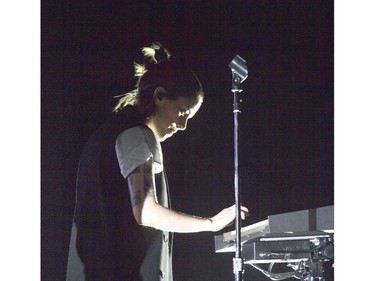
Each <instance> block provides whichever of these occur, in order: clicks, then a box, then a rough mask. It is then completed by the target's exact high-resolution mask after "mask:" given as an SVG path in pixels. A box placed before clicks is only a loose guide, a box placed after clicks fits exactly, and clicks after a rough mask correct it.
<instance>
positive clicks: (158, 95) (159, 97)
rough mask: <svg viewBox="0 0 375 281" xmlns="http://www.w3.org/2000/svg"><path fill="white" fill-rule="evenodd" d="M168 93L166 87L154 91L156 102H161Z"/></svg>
mask: <svg viewBox="0 0 375 281" xmlns="http://www.w3.org/2000/svg"><path fill="white" fill-rule="evenodd" d="M166 93H167V92H166V90H165V88H164V87H156V89H155V91H154V99H155V98H156V99H155V101H156V102H157V101H161V100H162V99H163V98H164V96H165V94H166Z"/></svg>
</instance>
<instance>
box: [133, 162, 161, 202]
mask: <svg viewBox="0 0 375 281" xmlns="http://www.w3.org/2000/svg"><path fill="white" fill-rule="evenodd" d="M129 188H130V196H131V202H132V207H136V206H138V205H140V204H142V203H143V201H144V200H145V198H146V197H154V198H155V191H154V190H155V189H154V183H153V174H152V166H151V164H150V163H149V162H146V163H145V164H143V165H141V166H139V167H137V168H136V169H135V170H134V171H133V173H132V174H131V175H130V176H129Z"/></svg>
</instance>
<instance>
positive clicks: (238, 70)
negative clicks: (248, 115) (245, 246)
mask: <svg viewBox="0 0 375 281" xmlns="http://www.w3.org/2000/svg"><path fill="white" fill-rule="evenodd" d="M229 67H230V68H231V70H232V92H233V96H234V98H233V100H234V101H233V114H234V189H235V208H236V218H235V227H236V254H235V257H234V258H233V272H234V275H235V281H242V280H243V273H244V261H243V258H242V257H241V250H242V247H241V228H242V227H241V225H242V221H241V192H240V185H239V169H238V127H239V126H238V114H239V113H240V112H241V111H240V99H239V93H240V92H241V90H240V89H239V85H240V84H241V83H242V82H243V81H244V80H245V79H246V78H247V66H246V61H245V60H243V59H242V58H241V57H240V56H238V55H237V56H236V57H235V58H234V59H233V60H232V61H231V63H230V64H229Z"/></svg>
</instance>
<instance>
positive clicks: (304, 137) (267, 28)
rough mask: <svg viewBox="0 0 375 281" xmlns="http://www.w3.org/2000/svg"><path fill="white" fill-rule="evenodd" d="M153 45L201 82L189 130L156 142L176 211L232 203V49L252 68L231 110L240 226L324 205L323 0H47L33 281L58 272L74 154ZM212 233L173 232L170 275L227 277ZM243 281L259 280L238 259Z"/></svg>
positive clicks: (330, 171) (328, 51) (326, 10)
mask: <svg viewBox="0 0 375 281" xmlns="http://www.w3.org/2000/svg"><path fill="white" fill-rule="evenodd" d="M154 41H158V42H161V43H162V44H164V45H165V46H166V47H167V48H169V49H170V50H171V51H172V53H173V54H175V55H176V56H183V57H185V58H187V59H188V60H190V61H191V63H192V65H193V68H194V69H195V72H196V73H197V75H198V77H199V78H200V80H201V81H202V84H203V86H204V88H205V90H206V98H205V102H204V104H203V106H202V108H201V110H200V111H199V112H198V113H197V115H196V116H195V117H194V118H193V119H192V120H190V122H189V125H188V130H187V131H185V132H180V133H178V134H177V135H175V136H174V137H173V138H171V139H169V140H167V141H165V142H164V143H163V144H162V146H163V151H164V154H165V156H164V157H165V168H166V171H167V173H168V178H169V184H170V188H171V193H172V204H173V207H174V209H176V210H178V211H181V212H186V213H191V214H196V215H201V216H210V215H213V214H215V213H216V212H218V211H219V210H220V209H221V208H224V207H227V206H229V205H232V204H233V203H234V187H233V177H234V176H233V169H234V168H233V112H232V111H233V106H232V103H233V94H232V92H231V72H230V69H229V67H228V64H229V62H230V61H231V60H232V59H233V58H234V56H235V55H236V54H238V55H240V56H241V57H242V58H244V59H245V60H246V62H247V66H248V70H249V76H248V78H247V80H246V81H245V82H243V84H241V87H242V89H243V92H242V93H241V99H242V105H241V114H240V116H239V124H240V127H239V138H240V139H239V156H240V163H239V167H240V181H241V188H242V193H241V194H242V201H243V204H244V205H246V206H248V207H249V209H250V212H251V216H250V217H249V218H248V219H247V220H246V221H245V222H244V225H249V224H252V223H255V222H258V221H260V220H264V219H266V218H267V216H268V215H272V214H278V213H285V212H291V211H296V210H302V209H309V208H317V207H321V206H326V205H333V204H334V167H333V160H334V159H333V156H334V146H333V145H334V130H333V129H334V128H333V124H334V112H333V109H334V79H333V78H334V75H333V74H334V69H333V63H334V3H333V1H331V0H321V1H317V0H313V1H311V0H310V1H298V0H295V1H290V0H281V1H276V0H275V1H108V0H107V1H104V0H103V1H100V0H91V1H84V0H78V1H68V0H66V1H63V0H56V1H52V0H43V1H41V172H42V174H41V201H42V202H41V223H42V225H41V273H42V280H43V281H44V280H45V281H60V280H65V268H66V261H67V253H68V246H69V235H70V227H71V222H72V216H73V210H74V195H75V194H74V192H75V191H74V188H75V186H74V185H75V177H76V169H77V164H78V159H79V155H80V152H81V150H82V148H83V146H84V144H85V142H86V141H87V139H88V137H89V136H90V135H91V133H92V132H93V131H94V130H95V128H97V127H98V126H99V125H100V124H101V122H102V121H103V120H104V119H105V118H106V117H107V116H108V114H109V113H110V112H111V109H112V107H113V106H114V103H115V100H114V98H113V96H115V95H119V94H122V93H124V92H127V91H130V90H132V89H133V86H134V83H135V79H134V78H133V77H132V76H133V67H132V64H133V61H137V60H138V59H139V58H140V48H141V47H142V46H144V45H148V44H150V43H151V42H154ZM232 229H233V228H228V229H225V231H229V230H232ZM214 235H216V234H214V233H199V234H183V235H182V234H176V236H175V246H174V275H175V279H176V280H178V281H184V280H189V281H190V280H218V281H220V280H231V279H233V278H234V277H233V276H234V275H233V272H232V269H233V268H232V258H233V255H234V254H233V253H228V254H217V253H215V252H214ZM328 273H330V272H328ZM245 280H269V279H267V278H266V277H263V275H261V274H260V273H259V272H257V271H256V270H255V269H253V268H248V267H246V272H245ZM329 280H332V279H329Z"/></svg>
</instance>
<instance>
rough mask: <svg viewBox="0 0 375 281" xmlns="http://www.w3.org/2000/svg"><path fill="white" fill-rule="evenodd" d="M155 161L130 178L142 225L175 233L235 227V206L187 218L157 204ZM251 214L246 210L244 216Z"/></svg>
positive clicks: (134, 207)
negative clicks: (153, 171)
mask: <svg viewBox="0 0 375 281" xmlns="http://www.w3.org/2000/svg"><path fill="white" fill-rule="evenodd" d="M151 161H152V160H151V159H150V160H149V161H147V162H146V163H144V164H142V165H141V166H139V167H138V168H137V169H135V170H134V171H133V172H132V173H131V174H130V175H129V176H128V185H129V192H130V197H131V201H132V207H133V215H134V218H135V220H136V221H137V223H138V224H140V225H144V226H148V227H153V228H157V229H160V230H165V231H172V232H181V233H183V232H185V233H187V232H201V231H218V230H221V229H223V228H224V227H226V226H228V225H230V224H232V222H233V220H234V218H235V208H234V206H232V207H229V208H225V209H223V210H222V211H220V212H219V213H218V214H217V215H215V216H213V217H211V218H201V217H197V216H192V215H187V214H183V213H179V212H176V211H173V210H171V209H168V208H165V207H164V206H162V205H160V204H159V203H158V202H157V201H156V196H155V181H154V175H153V173H152V163H151ZM247 214H248V210H247V208H246V207H242V212H241V216H242V218H243V219H244V218H245V216H246V215H247Z"/></svg>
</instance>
